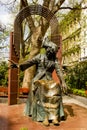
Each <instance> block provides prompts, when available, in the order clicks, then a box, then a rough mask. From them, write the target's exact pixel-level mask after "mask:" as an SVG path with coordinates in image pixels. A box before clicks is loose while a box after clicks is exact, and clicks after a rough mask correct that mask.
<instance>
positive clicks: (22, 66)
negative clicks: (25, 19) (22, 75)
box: [19, 58, 38, 71]
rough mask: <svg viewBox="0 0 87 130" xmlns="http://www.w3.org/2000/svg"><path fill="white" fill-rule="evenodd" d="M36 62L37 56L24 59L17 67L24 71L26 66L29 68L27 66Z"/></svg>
mask: <svg viewBox="0 0 87 130" xmlns="http://www.w3.org/2000/svg"><path fill="white" fill-rule="evenodd" d="M37 63H38V60H37V58H33V59H31V60H27V61H25V62H24V63H22V64H20V65H19V68H20V70H22V71H24V70H26V69H27V68H29V67H31V66H33V65H35V64H37Z"/></svg>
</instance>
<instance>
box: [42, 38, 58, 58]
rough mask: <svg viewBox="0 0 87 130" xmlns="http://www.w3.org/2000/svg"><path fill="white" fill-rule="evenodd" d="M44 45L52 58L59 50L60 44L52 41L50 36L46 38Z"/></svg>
mask: <svg viewBox="0 0 87 130" xmlns="http://www.w3.org/2000/svg"><path fill="white" fill-rule="evenodd" d="M43 47H44V48H45V49H46V55H47V57H48V58H50V59H52V58H54V57H55V56H56V52H57V51H58V46H57V45H56V44H55V43H53V42H52V41H49V39H48V38H46V39H45V40H44V42H43Z"/></svg>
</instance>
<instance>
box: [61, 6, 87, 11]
mask: <svg viewBox="0 0 87 130" xmlns="http://www.w3.org/2000/svg"><path fill="white" fill-rule="evenodd" d="M59 9H60V10H61V9H70V10H82V9H87V6H85V7H76V8H74V7H60V8H59Z"/></svg>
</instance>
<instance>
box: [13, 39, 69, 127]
mask: <svg viewBox="0 0 87 130" xmlns="http://www.w3.org/2000/svg"><path fill="white" fill-rule="evenodd" d="M43 47H44V48H45V49H46V53H45V54H38V55H36V56H35V57H33V58H32V59H31V60H27V61H25V62H24V63H22V64H20V65H18V64H15V63H13V64H11V68H17V67H20V69H21V70H22V71H24V70H25V69H27V68H28V67H31V66H32V65H36V68H37V69H36V74H35V77H34V78H33V80H32V85H31V88H30V92H29V95H28V99H27V102H26V107H25V114H26V115H28V116H32V119H33V120H36V121H42V122H43V124H44V125H46V126H48V125H49V121H50V120H51V121H52V122H53V124H54V125H58V124H59V122H58V118H62V117H64V109H63V103H62V91H66V90H67V87H66V84H65V81H64V78H63V73H62V69H61V66H60V63H59V61H58V59H57V58H56V52H57V50H58V47H57V45H56V44H54V43H53V42H51V41H49V40H48V39H47V40H45V41H44V42H43ZM54 69H55V71H56V73H57V76H58V77H59V79H60V83H56V82H55V81H54V80H53V78H52V72H53V71H54Z"/></svg>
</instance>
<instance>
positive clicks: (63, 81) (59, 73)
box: [55, 60, 67, 91]
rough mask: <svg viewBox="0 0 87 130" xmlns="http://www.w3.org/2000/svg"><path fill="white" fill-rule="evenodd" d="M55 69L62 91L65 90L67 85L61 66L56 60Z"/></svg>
mask: <svg viewBox="0 0 87 130" xmlns="http://www.w3.org/2000/svg"><path fill="white" fill-rule="evenodd" d="M55 70H56V73H57V76H58V77H59V79H60V82H61V84H62V89H63V91H67V85H66V83H65V80H64V76H63V71H62V67H61V65H60V63H59V61H58V60H56V61H55Z"/></svg>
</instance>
